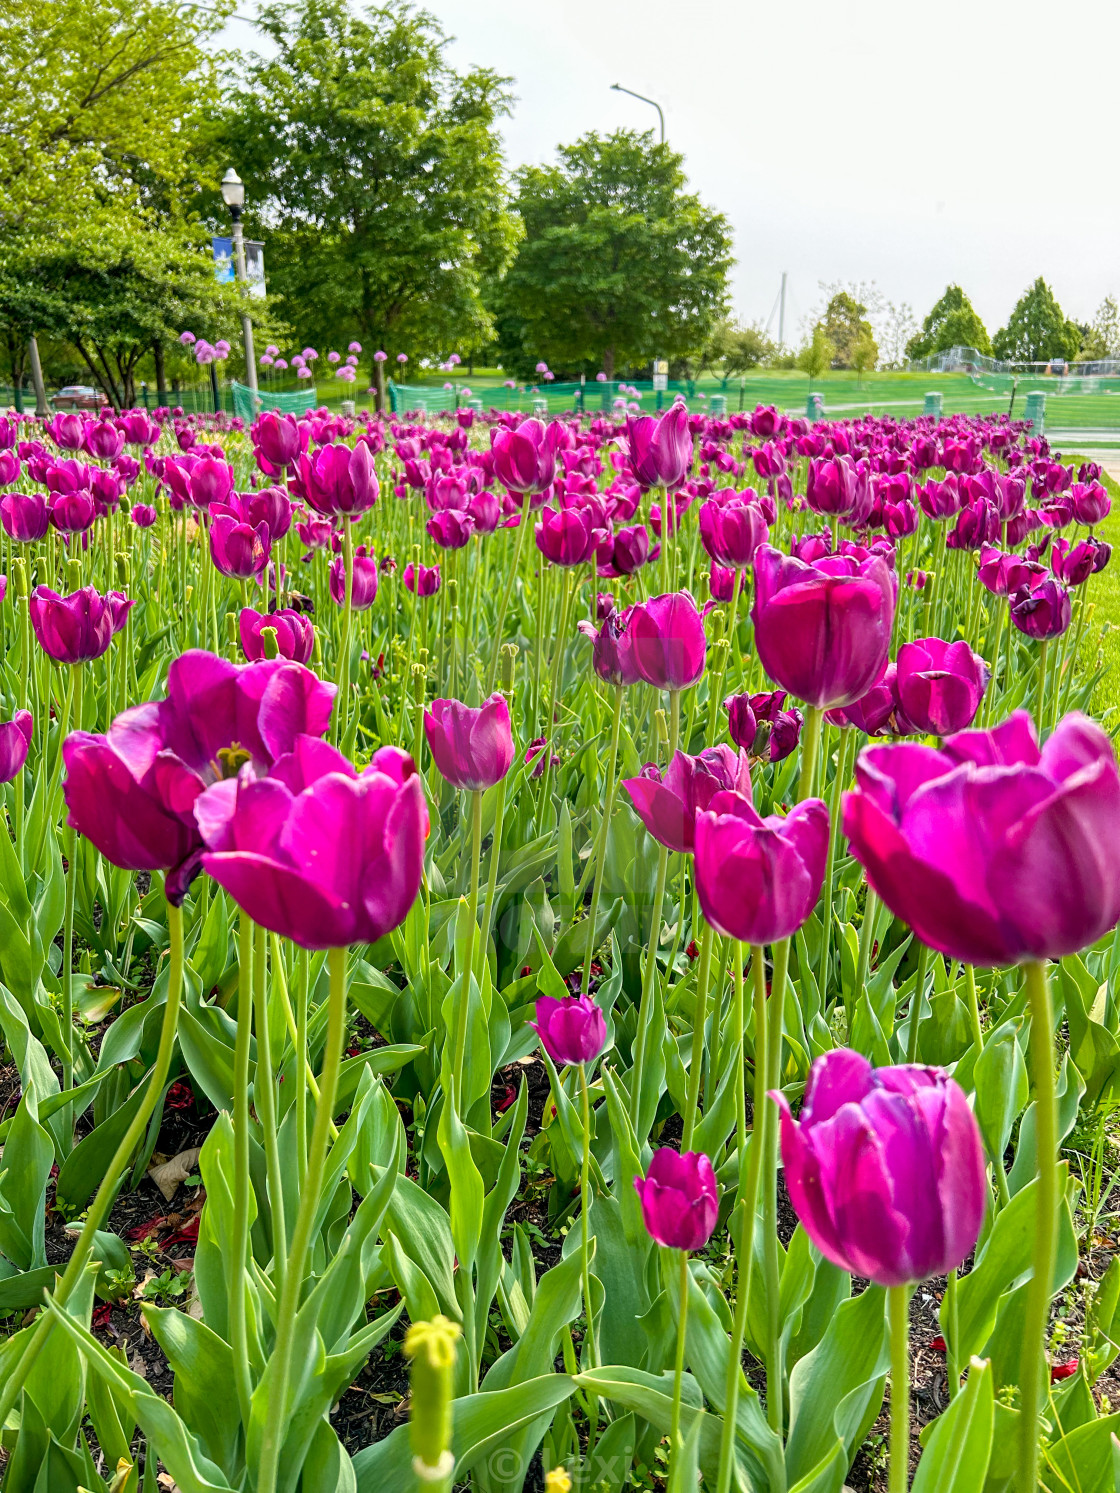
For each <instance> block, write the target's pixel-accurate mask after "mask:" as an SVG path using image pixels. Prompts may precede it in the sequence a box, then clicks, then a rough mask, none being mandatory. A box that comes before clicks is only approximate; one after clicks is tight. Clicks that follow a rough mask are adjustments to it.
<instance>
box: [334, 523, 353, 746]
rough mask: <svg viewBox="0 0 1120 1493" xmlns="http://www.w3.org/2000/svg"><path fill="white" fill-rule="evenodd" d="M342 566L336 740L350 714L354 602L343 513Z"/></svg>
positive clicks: (350, 552)
mask: <svg viewBox="0 0 1120 1493" xmlns="http://www.w3.org/2000/svg"><path fill="white" fill-rule="evenodd" d="M342 566H343V576H344V585H345V590H344V593H343V601H342V630H341V633H340V636H339V644H338V711H337V714H336V723H337V727H338V741H339V744H340V745H341V744H342V742H344V741H345V740H346V727H347V723H348V719H349V715H350V626H351V621H352V613H353V603H354V536H353V534H352V533H351V532H350V520H349V518H348V517H346V515H343V523H342Z"/></svg>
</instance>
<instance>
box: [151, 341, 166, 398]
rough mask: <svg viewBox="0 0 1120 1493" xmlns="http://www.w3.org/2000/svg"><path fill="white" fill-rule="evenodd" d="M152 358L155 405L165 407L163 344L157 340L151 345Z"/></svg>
mask: <svg viewBox="0 0 1120 1493" xmlns="http://www.w3.org/2000/svg"><path fill="white" fill-rule="evenodd" d="M152 357H153V358H154V359H155V364H156V403H157V404H160V405H165V406H166V404H167V403H168V399H167V375H166V372H165V371H164V367H163V343H162V342H160V341H159V340H158V339H157V340H156V341H155V342H154V343H153V344H152Z"/></svg>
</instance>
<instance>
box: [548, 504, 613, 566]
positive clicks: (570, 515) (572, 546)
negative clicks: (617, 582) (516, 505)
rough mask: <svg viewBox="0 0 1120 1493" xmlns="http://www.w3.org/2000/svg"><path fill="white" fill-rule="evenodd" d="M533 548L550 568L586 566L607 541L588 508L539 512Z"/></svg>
mask: <svg viewBox="0 0 1120 1493" xmlns="http://www.w3.org/2000/svg"><path fill="white" fill-rule="evenodd" d="M533 532H534V536H535V538H536V541H537V548H538V549H539V550H540V552H541V554H542V555H543V556H544V557H545V559H546V560H550V561H551V562H552V564H553V565H564V566H568V565H586V564H587V562H588V561H589V560H591V559H593V558H594V556H595V551H596V550H597V549H598V547H599V545H601V544H602V543H603V542H604V540H606V539H608V538H609V537H610V530H609V529H600V528H598V527H597V526H596V523H595V515H594V514H593V512H592V511H591V509H590V508H561V509H560V510H559V511H557V510H556V509H554V508H542V509H541V511H540V518H539V521H538V523H537V525H536V528H535V529H534V531H533Z"/></svg>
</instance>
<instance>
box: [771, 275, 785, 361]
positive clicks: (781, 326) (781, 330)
mask: <svg viewBox="0 0 1120 1493" xmlns="http://www.w3.org/2000/svg"><path fill="white" fill-rule="evenodd" d="M788 273H789V272H788V270H783V271H782V299H781V305H780V306H779V308H778V346H779V347H785V345H786V277H787V275H788ZM770 314H771V315H773V314H774V313H773V312H771V313H770Z"/></svg>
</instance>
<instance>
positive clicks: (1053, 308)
mask: <svg viewBox="0 0 1120 1493" xmlns="http://www.w3.org/2000/svg"><path fill="white" fill-rule="evenodd" d="M992 346H993V348H994V349H995V353H996V357H997V358H1005V359H1007V361H1008V362H1012V363H1048V362H1049V361H1050V359H1051V358H1064V359H1065V360H1066V361H1067V362H1068V361H1072V359H1074V358H1076V356H1077V354H1078V351H1079V349H1080V347H1081V331H1080V329H1079V328H1078V327H1077V326H1076V325H1075V324H1074V323H1073V322H1072V321H1070V320H1069V319H1068V318H1067V317H1066V315H1065V313H1064V311H1063V310H1062V308H1061V307H1060V306H1059V305H1058V302H1057V301H1056V300H1055V299H1054V292H1053V291H1052V290H1051V289H1050V287H1049V285H1047V283H1046V281H1045V280H1044V279H1043V278H1042V276H1041V275H1040V276H1039V277H1038V279H1037V280H1036V281H1035V282H1034V284H1033V285H1032V286H1030V288H1029V289H1027V290H1026V291H1024V292H1023V294H1022V295H1021V296H1020V297H1019V300H1018V302H1017V303H1016V305H1015V308H1014V310H1013V311H1012V313H1011V315H1010V316H1009V317H1008V319H1007V325H1006V326H1005V327H1001V328H1000V330H999V331H998V332H997V333H996V335H995V336H994V337H993V338H992Z"/></svg>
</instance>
